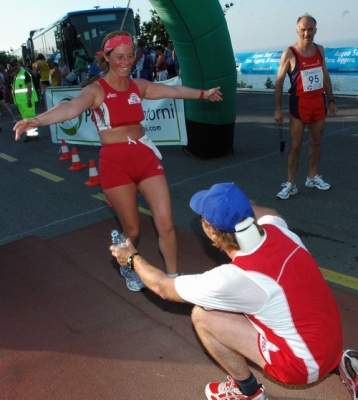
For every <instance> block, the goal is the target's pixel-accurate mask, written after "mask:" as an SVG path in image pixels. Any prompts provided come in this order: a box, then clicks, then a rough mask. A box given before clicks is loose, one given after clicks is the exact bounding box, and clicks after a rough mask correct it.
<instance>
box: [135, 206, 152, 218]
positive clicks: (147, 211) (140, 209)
mask: <svg viewBox="0 0 358 400" xmlns="http://www.w3.org/2000/svg"><path fill="white" fill-rule="evenodd" d="M138 210H139V211H140V212H141V213H143V214H146V215H149V216H150V217H152V213H151V212H150V211H149V210H147V209H145V208H143V207H138Z"/></svg>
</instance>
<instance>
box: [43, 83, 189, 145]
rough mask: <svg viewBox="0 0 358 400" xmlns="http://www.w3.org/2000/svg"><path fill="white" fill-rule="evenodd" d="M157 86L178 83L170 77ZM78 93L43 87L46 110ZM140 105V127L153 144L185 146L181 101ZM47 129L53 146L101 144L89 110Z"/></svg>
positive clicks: (182, 104) (166, 100) (146, 102)
mask: <svg viewBox="0 0 358 400" xmlns="http://www.w3.org/2000/svg"><path fill="white" fill-rule="evenodd" d="M161 83H164V84H167V85H180V84H181V80H180V78H173V79H170V80H168V81H164V82H161ZM81 90H82V89H81V88H80V87H79V86H74V87H68V88H65V87H61V86H59V87H53V88H51V87H49V88H47V89H46V104H47V108H48V109H50V108H52V107H54V106H55V105H57V104H61V103H63V102H66V101H70V100H72V99H73V98H75V97H76V96H78V95H79V93H80V92H81ZM142 106H143V110H144V115H145V117H144V120H143V121H142V126H143V128H144V131H145V133H146V134H147V135H148V136H149V137H150V138H151V139H152V141H153V142H154V143H155V144H156V145H182V146H185V145H187V142H188V139H187V133H186V126H185V115H184V101H183V100H177V99H162V100H143V101H142ZM50 130H51V138H52V141H53V143H60V142H61V140H66V142H67V143H74V144H83V145H95V146H100V145H101V143H100V141H99V136H98V133H97V130H96V127H95V125H94V123H93V121H92V115H91V111H90V110H86V111H85V112H84V113H82V114H81V115H79V116H78V117H76V118H74V119H72V120H68V121H64V122H62V123H60V124H56V125H50Z"/></svg>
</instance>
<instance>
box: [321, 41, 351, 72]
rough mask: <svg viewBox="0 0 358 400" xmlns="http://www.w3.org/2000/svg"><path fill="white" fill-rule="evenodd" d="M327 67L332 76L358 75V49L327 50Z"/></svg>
mask: <svg viewBox="0 0 358 400" xmlns="http://www.w3.org/2000/svg"><path fill="white" fill-rule="evenodd" d="M325 53H326V65H327V68H328V72H329V73H331V74H342V75H346V74H349V75H351V74H355V75H357V74H358V47H339V48H336V49H331V48H326V49H325Z"/></svg>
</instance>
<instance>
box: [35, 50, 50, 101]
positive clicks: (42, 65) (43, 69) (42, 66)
mask: <svg viewBox="0 0 358 400" xmlns="http://www.w3.org/2000/svg"><path fill="white" fill-rule="evenodd" d="M36 72H37V74H38V76H39V77H40V103H41V104H45V101H44V96H45V90H46V88H47V87H48V86H50V81H49V79H50V68H49V66H48V65H47V62H46V59H45V57H44V55H43V54H39V55H38V56H37V67H36Z"/></svg>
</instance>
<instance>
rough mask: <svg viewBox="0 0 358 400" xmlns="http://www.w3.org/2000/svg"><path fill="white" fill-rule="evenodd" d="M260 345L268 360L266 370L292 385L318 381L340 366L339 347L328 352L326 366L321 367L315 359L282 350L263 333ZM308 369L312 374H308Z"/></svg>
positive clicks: (259, 337) (259, 338) (263, 354)
mask: <svg viewBox="0 0 358 400" xmlns="http://www.w3.org/2000/svg"><path fill="white" fill-rule="evenodd" d="M258 346H259V351H260V353H261V355H262V357H263V358H264V359H265V360H266V364H265V366H264V368H263V369H264V371H265V372H266V373H267V374H268V375H270V376H272V377H273V378H275V379H277V380H278V381H280V382H282V383H287V384H291V385H303V384H307V383H311V382H316V381H317V380H318V379H320V378H322V377H324V376H326V375H327V374H329V373H330V372H332V371H333V370H334V368H335V367H336V366H338V364H339V361H337V360H339V358H340V356H341V351H340V349H339V350H338V348H337V351H336V350H334V351H332V352H331V353H330V354H327V359H326V360H325V361H326V365H325V367H323V366H320V367H319V366H318V365H317V364H316V362H315V361H314V360H311V362H310V361H308V360H304V359H302V358H300V357H297V356H295V355H294V354H288V353H287V352H285V351H282V350H280V349H279V348H278V347H277V346H275V345H274V344H273V343H271V342H269V341H268V340H267V339H266V338H265V337H264V336H262V335H261V334H259V335H258ZM324 368H325V369H326V370H324ZM308 371H309V373H310V376H308V375H307V374H308Z"/></svg>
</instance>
